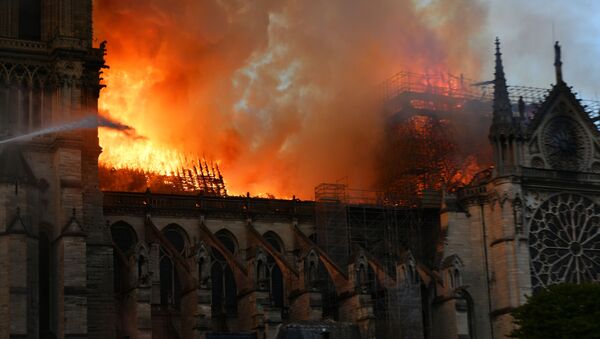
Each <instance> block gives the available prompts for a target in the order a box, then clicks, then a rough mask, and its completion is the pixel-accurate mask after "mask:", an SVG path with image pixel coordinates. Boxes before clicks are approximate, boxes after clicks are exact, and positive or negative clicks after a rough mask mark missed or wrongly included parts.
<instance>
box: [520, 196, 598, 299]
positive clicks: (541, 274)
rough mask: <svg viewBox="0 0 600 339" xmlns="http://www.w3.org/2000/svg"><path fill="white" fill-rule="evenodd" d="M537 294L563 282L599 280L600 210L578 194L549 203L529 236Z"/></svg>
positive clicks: (537, 214) (535, 218) (539, 211)
mask: <svg viewBox="0 0 600 339" xmlns="http://www.w3.org/2000/svg"><path fill="white" fill-rule="evenodd" d="M529 246H530V249H529V251H530V256H531V276H532V286H533V288H534V290H539V289H540V288H543V287H545V286H548V285H551V284H556V283H561V282H576V283H579V282H582V281H593V280H596V279H597V277H598V274H599V273H600V206H599V205H597V204H595V203H594V202H593V201H592V200H591V199H589V198H587V197H583V196H580V195H576V194H559V195H555V196H553V197H551V198H550V199H548V200H546V201H545V202H544V203H543V204H541V206H540V207H539V208H538V209H537V210H536V212H535V214H534V215H533V217H532V220H531V224H530V232H529Z"/></svg>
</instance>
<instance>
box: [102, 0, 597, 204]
mask: <svg viewBox="0 0 600 339" xmlns="http://www.w3.org/2000/svg"><path fill="white" fill-rule="evenodd" d="M529 3H530V2H527V4H525V2H518V1H515V0H512V1H503V2H501V1H498V2H489V1H478V0H432V1H428V0H422V1H411V0H378V1H367V0H354V1H347V0H329V1H316V0H306V1H300V0H248V1H242V0H238V1H236V0H185V1H175V2H174V1H171V0H127V1H123V0H95V2H94V5H95V7H94V13H95V18H94V19H95V24H94V30H95V31H94V36H95V38H96V39H97V40H98V41H103V40H107V41H108V45H107V47H108V55H107V62H108V64H109V65H110V67H111V68H110V70H108V71H107V72H106V73H105V74H104V78H105V83H106V85H108V87H107V88H106V89H104V90H103V93H102V95H101V98H100V108H101V110H102V111H103V114H106V115H107V116H110V117H113V118H116V119H118V120H120V121H122V122H123V123H125V124H127V125H130V126H132V127H133V128H135V129H136V131H137V132H138V133H139V134H140V135H143V136H144V137H146V138H148V140H149V141H151V142H153V144H154V145H161V146H164V147H167V148H170V149H174V150H176V151H178V152H183V153H185V154H194V155H198V156H200V157H205V158H207V159H212V160H215V161H219V162H220V164H221V168H222V170H223V172H224V176H225V179H226V182H227V185H228V189H229V191H230V192H234V193H244V192H246V191H250V192H253V193H266V192H268V193H273V194H276V195H279V196H288V197H290V196H291V195H293V194H295V195H297V196H300V197H302V198H310V197H312V191H313V188H314V186H316V185H317V184H319V183H320V182H331V181H336V180H339V179H343V180H345V181H346V182H348V183H349V184H350V185H352V186H354V187H361V188H369V187H371V186H370V185H371V184H372V182H373V180H374V175H373V173H374V172H376V170H377V169H376V168H374V166H375V165H374V163H375V162H374V161H373V160H374V157H375V155H376V153H377V150H378V147H379V145H380V138H381V137H382V129H383V121H382V119H383V118H382V116H381V114H380V111H379V110H378V109H377V105H378V102H377V99H378V96H377V95H378V94H377V86H376V85H377V84H378V83H380V82H381V81H383V80H384V79H386V78H388V77H390V76H391V75H393V74H394V73H396V72H398V71H401V70H405V71H413V72H419V73H427V72H434V73H435V72H449V73H452V74H457V75H458V74H464V75H465V76H467V77H470V78H473V79H477V80H479V79H481V80H487V79H489V78H491V74H492V68H491V62H492V56H493V54H492V53H493V39H494V37H495V36H496V35H498V36H499V37H500V38H501V40H502V43H503V53H504V55H505V59H506V61H505V65H506V68H507V77H508V80H509V82H510V83H514V84H521V85H535V86H544V84H545V83H548V84H549V83H550V82H551V81H552V76H553V71H552V58H553V56H552V37H551V35H548V30H550V29H551V26H550V27H547V26H548V25H549V24H548V20H550V19H551V18H553V17H554V16H556V15H559V14H560V15H562V17H561V18H560V19H556V24H555V30H556V35H557V36H558V38H560V40H561V41H562V42H563V46H564V48H563V51H564V52H563V55H564V59H565V60H564V62H565V67H564V69H565V79H566V80H567V81H569V80H573V83H572V84H573V85H575V82H578V85H581V86H579V87H582V88H584V89H585V90H586V92H587V91H588V88H590V89H591V88H592V87H591V84H593V79H592V78H591V77H588V78H589V79H587V80H584V79H586V76H588V75H589V74H586V71H585V66H586V63H583V62H581V60H584V59H585V60H587V63H588V64H590V63H592V62H591V60H593V58H592V57H591V56H589V58H588V57H587V56H585V55H583V54H585V51H589V53H591V51H592V50H595V48H593V49H592V48H589V49H585V48H582V46H586V43H587V42H586V41H587V40H586V38H584V36H582V32H581V30H584V29H585V28H586V27H587V26H586V25H591V23H590V22H591V18H590V20H587V21H586V20H578V21H577V22H576V24H573V25H571V20H576V19H577V18H578V17H579V16H580V15H583V13H585V11H584V10H583V9H580V10H574V9H573V10H571V9H572V7H573V6H574V5H569V4H568V3H567V2H566V1H565V2H564V4H562V5H554V4H552V5H548V4H547V3H546V2H543V1H533V3H538V4H537V5H538V6H534V5H530V4H529ZM571 3H576V2H571ZM590 5H591V4H590ZM596 26H597V25H596ZM594 27H595V26H594ZM588 28H589V27H588ZM587 39H588V40H593V35H591V30H590V35H589V36H587ZM576 55H578V57H576ZM578 58H579V59H578ZM577 61H579V62H577ZM589 69H595V67H592V66H590V67H589V68H588V70H589ZM575 80H577V81H575ZM590 91H591V90H590ZM486 128H487V126H486ZM120 138H121V137H120ZM100 141H101V144H102V146H103V147H104V153H103V155H102V156H101V161H107V162H113V163H114V162H117V160H119V159H121V160H122V159H123V151H122V150H123V148H122V147H123V146H125V147H127V143H129V142H140V141H139V140H137V141H135V140H123V139H122V138H121V139H118V140H117V139H115V138H113V137H111V136H110V135H108V134H106V133H105V134H104V135H103V134H101V140H100ZM117 144H118V146H120V147H121V148H118V147H116V145H117ZM119 152H121V153H119ZM128 156H132V155H128Z"/></svg>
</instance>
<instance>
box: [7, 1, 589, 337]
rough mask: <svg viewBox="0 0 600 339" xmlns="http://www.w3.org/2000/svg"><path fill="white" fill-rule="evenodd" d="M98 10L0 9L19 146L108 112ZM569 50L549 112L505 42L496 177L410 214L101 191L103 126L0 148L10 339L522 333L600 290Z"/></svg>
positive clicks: (396, 209)
mask: <svg viewBox="0 0 600 339" xmlns="http://www.w3.org/2000/svg"><path fill="white" fill-rule="evenodd" d="M91 13H92V2H91V0H86V1H65V0H42V1H18V0H7V1H2V3H0V36H1V38H0V66H1V67H0V135H1V136H2V139H3V140H6V139H10V138H12V137H14V136H19V135H23V134H27V133H28V132H30V131H36V130H38V129H39V128H40V126H46V125H52V124H53V123H55V122H57V121H64V120H65V119H74V120H76V119H78V118H79V117H84V116H85V115H86V114H89V112H95V113H97V111H98V109H97V102H98V97H99V95H100V92H101V89H102V85H101V82H100V80H101V78H100V76H101V72H102V69H103V68H104V67H106V66H105V63H104V55H105V52H106V51H105V48H104V45H103V44H100V46H98V47H95V46H94V45H93V43H92V19H91ZM555 53H556V61H555V64H554V66H555V72H556V84H555V85H554V86H553V87H552V89H551V90H550V91H549V92H548V93H547V95H546V96H545V97H543V98H541V99H540V101H539V102H538V104H539V105H537V106H535V112H534V113H532V112H531V110H530V109H529V108H530V107H533V106H531V105H529V104H528V103H526V102H525V100H524V99H523V98H521V99H520V100H514V99H515V98H514V96H512V97H511V92H510V88H509V87H508V86H507V84H506V79H505V76H504V70H503V65H502V59H501V53H500V47H499V43H498V42H497V43H496V55H495V58H496V64H495V78H494V81H493V86H494V91H493V97H492V98H491V101H492V102H491V103H490V105H491V106H492V114H491V115H490V119H489V120H490V121H489V124H490V129H489V141H490V143H491V146H492V150H493V163H494V166H493V167H491V168H489V169H486V170H484V171H481V172H479V173H478V174H476V175H475V177H474V178H473V180H471V181H470V183H468V184H467V185H465V186H464V187H461V188H458V189H456V190H454V191H452V192H451V193H447V192H443V193H436V192H424V193H423V194H421V195H419V196H418V197H413V198H412V200H410V203H404V204H402V203H396V204H389V203H385V200H378V201H371V202H364V201H362V202H356V201H354V200H352V199H349V194H348V192H347V189H346V187H345V186H344V185H340V184H323V185H320V186H318V187H317V188H316V189H315V200H314V201H299V200H297V199H292V200H282V199H265V198H251V197H228V196H226V195H225V194H214V192H213V193H210V192H204V193H200V194H195V195H175V194H158V193H153V192H151V191H149V190H148V191H146V192H145V193H132V192H115V191H111V192H108V191H105V192H102V191H101V190H100V189H99V182H98V156H99V154H100V152H101V151H102V150H101V148H100V146H99V143H98V134H97V128H84V129H73V130H68V131H53V132H52V133H45V134H39V135H35V136H32V137H29V138H21V139H18V140H16V141H13V142H10V143H0V220H1V221H2V222H1V223H0V338H309V337H310V338H316V337H323V338H461V339H464V338H480V339H481V338H503V337H505V336H507V334H508V333H510V331H511V330H512V328H513V324H512V321H511V316H510V312H511V310H513V309H514V308H515V307H517V306H519V305H521V304H523V303H524V302H525V297H526V296H527V295H532V294H534V293H536V292H537V291H538V290H540V289H541V288H544V287H545V286H548V285H551V284H556V283H561V282H567V281H568V282H576V283H578V282H583V281H597V280H599V279H600V174H599V172H600V143H599V135H598V128H597V126H596V124H595V123H596V121H595V119H593V118H592V117H591V116H590V113H589V112H588V111H586V107H584V106H583V105H582V104H581V102H580V100H578V99H577V98H576V97H575V95H574V93H573V92H572V91H571V89H570V87H568V86H567V84H566V83H565V82H564V81H563V76H562V72H561V57H560V47H559V46H558V44H557V45H556V46H555ZM482 107H483V106H482ZM483 109H486V108H483ZM213 179H214V178H213Z"/></svg>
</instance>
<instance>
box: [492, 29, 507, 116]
mask: <svg viewBox="0 0 600 339" xmlns="http://www.w3.org/2000/svg"><path fill="white" fill-rule="evenodd" d="M493 109H494V123H511V122H512V108H511V105H510V99H509V97H508V89H507V86H506V78H504V67H503V66H502V53H500V39H498V38H497V37H496V71H495V73H494V106H493Z"/></svg>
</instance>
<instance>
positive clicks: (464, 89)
mask: <svg viewBox="0 0 600 339" xmlns="http://www.w3.org/2000/svg"><path fill="white" fill-rule="evenodd" d="M379 92H380V95H381V99H382V100H383V102H385V103H386V104H387V103H392V104H393V103H394V101H395V100H396V99H397V98H398V97H401V96H402V95H406V94H412V95H414V94H428V95H433V96H438V97H445V98H446V99H438V100H436V102H427V101H426V102H419V99H418V97H417V99H416V100H415V102H414V103H415V104H417V105H423V104H431V107H430V109H436V106H441V108H442V109H447V108H448V107H450V108H452V105H451V106H448V104H447V103H446V101H447V100H449V99H454V100H459V101H465V100H467V101H483V102H490V101H492V99H493V96H494V83H493V81H482V82H475V81H473V80H472V79H469V78H465V77H463V76H462V75H460V76H456V75H452V74H449V73H412V72H405V71H402V72H398V73H396V74H394V75H393V76H391V77H389V78H388V79H386V80H385V81H383V82H382V83H381V84H380V85H379ZM549 92H550V89H547V88H539V87H528V86H508V94H509V97H510V100H511V102H512V103H513V104H514V105H517V102H518V100H519V97H523V101H524V102H525V104H527V105H531V106H535V105H538V104H540V103H542V102H543V101H544V99H545V98H546V96H547V95H548V93H549ZM580 101H581V105H582V106H583V107H584V109H585V110H586V112H587V113H588V114H589V115H590V117H592V118H593V119H594V120H595V121H596V120H600V101H596V100H588V99H581V100H580ZM460 107H462V104H461V103H460V102H458V101H457V106H456V108H460Z"/></svg>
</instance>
